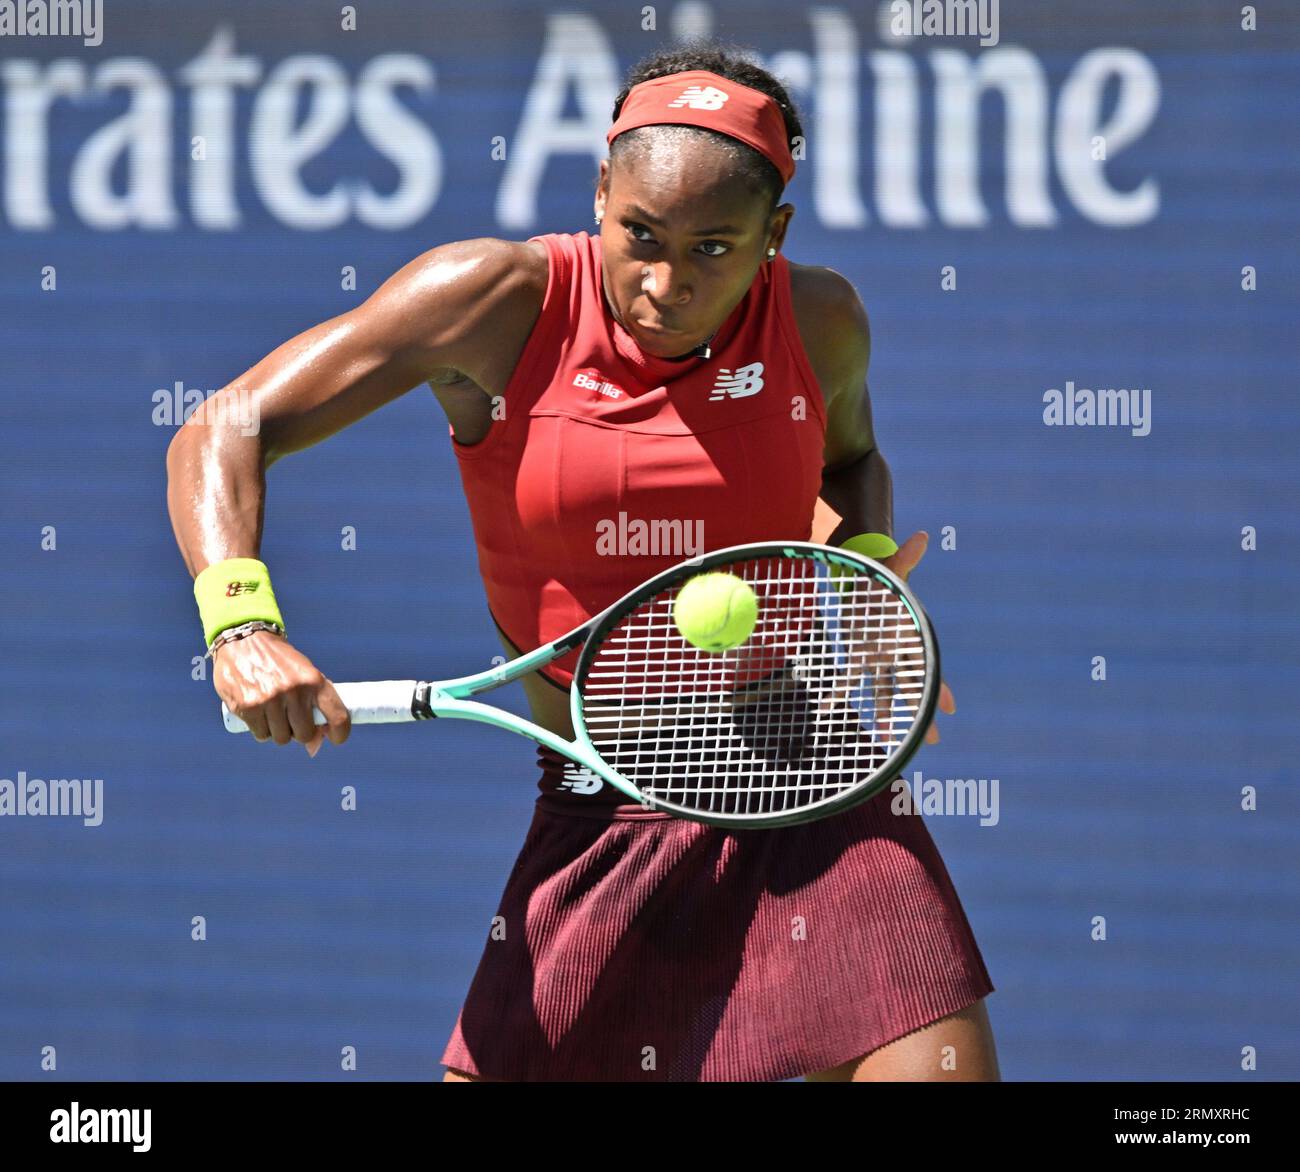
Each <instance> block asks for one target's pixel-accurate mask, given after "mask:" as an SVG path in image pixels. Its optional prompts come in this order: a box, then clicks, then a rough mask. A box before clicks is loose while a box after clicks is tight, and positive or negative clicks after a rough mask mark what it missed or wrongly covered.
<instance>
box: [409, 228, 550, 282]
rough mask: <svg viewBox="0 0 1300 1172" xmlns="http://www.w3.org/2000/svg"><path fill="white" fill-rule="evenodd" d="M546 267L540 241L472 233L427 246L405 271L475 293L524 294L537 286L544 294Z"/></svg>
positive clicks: (422, 279) (416, 278)
mask: <svg viewBox="0 0 1300 1172" xmlns="http://www.w3.org/2000/svg"><path fill="white" fill-rule="evenodd" d="M548 267H549V262H548V260H547V255H546V246H545V245H544V244H543V243H542V242H541V241H540V240H503V239H501V238H500V237H497V236H475V237H472V238H470V239H466V240H452V241H448V242H447V243H446V244H439V245H438V246H436V247H435V248H431V249H429V250H428V251H427V252H425V253H423V254H421V255H420V256H418V257H416V258H415V260H413V261H412V262H411V263H410V264H409V265H408V266H407V269H406V271H408V272H409V274H410V276H411V279H412V281H413V283H416V284H421V283H432V284H440V285H445V284H446V283H448V282H450V283H451V284H453V285H460V286H461V287H462V288H464V289H466V290H474V291H475V292H476V293H477V292H478V291H480V290H483V289H491V290H494V291H496V292H497V293H498V294H511V293H514V292H521V293H525V294H526V293H527V292H529V291H537V290H538V287H539V286H540V292H541V293H543V294H544V293H545V292H546V278H547V270H548Z"/></svg>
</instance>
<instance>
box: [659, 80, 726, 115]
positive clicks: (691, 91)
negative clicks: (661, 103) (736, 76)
mask: <svg viewBox="0 0 1300 1172" xmlns="http://www.w3.org/2000/svg"><path fill="white" fill-rule="evenodd" d="M729 97H731V95H730V94H729V93H727V92H726V91H725V90H720V89H718V88H717V87H716V86H711V85H688V86H687V87H686V88H685V89H684V90H682V92H681V93H680V94H679V95H678V96H677V97H676V98H674V99H673V100H672V101H671V102H669V103H668V109H670V110H676V109H677V108H678V107H680V106H690V108H691V109H692V110H721V109H722V105H723V103H724V102H725V101H726V100H727V99H728V98H729Z"/></svg>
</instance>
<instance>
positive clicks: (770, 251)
mask: <svg viewBox="0 0 1300 1172" xmlns="http://www.w3.org/2000/svg"><path fill="white" fill-rule="evenodd" d="M774 256H776V249H775V248H769V249H768V250H767V259H768V260H771V259H772V258H773V257H774Z"/></svg>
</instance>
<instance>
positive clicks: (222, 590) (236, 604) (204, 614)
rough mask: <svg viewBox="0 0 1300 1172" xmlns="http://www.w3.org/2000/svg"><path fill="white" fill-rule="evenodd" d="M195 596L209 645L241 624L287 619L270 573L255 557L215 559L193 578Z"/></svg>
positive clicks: (276, 621) (204, 635) (279, 621)
mask: <svg viewBox="0 0 1300 1172" xmlns="http://www.w3.org/2000/svg"><path fill="white" fill-rule="evenodd" d="M194 599H195V601H196V602H197V603H198V604H199V618H200V619H201V620H202V621H203V638H204V641H205V642H206V643H208V645H209V646H211V644H212V640H213V639H215V638H216V637H217V636H218V635H220V634H221V632H222V631H224V630H226V629H227V628H228V627H236V626H238V625H239V624H240V623H247V622H252V621H253V620H254V619H262V620H264V621H265V622H268V623H278V624H279V625H280V628H281V630H283V629H284V619H282V618H281V617H280V608H279V607H278V606H277V605H276V603H275V593H274V592H273V591H272V590H271V575H270V573H269V572H268V570H267V568H266V566H265V565H264V564H263V563H262V562H259V561H258V560H257V559H256V558H227V559H226V560H225V561H223V562H213V563H212V565H210V566H208V567H207V569H205V570H202V571H201V572H200V573H199V575H198V577H197V578H195V579H194Z"/></svg>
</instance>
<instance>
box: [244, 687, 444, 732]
mask: <svg viewBox="0 0 1300 1172" xmlns="http://www.w3.org/2000/svg"><path fill="white" fill-rule="evenodd" d="M419 686H420V682H419V680H369V681H366V682H365V683H359V684H335V685H334V690H335V691H336V692H337V693H338V694H339V699H340V700H342V701H343V707H345V708H346V709H347V710H348V712H349V714H350V715H351V717H352V723H353V724H397V723H399V722H400V721H404V720H415V719H417V718H416V716H415V714H414V713H413V712H412V711H411V705H412V702H413V701H414V699H415V690H416V688H418V687H419ZM311 711H312V719H313V720H315V722H316V723H317V724H328V723H329V721H327V720H326V719H325V717H324V715H323V714H322V713H321V710H320V709H319V708H315V707H313V708H312V710H311ZM221 718H222V720H224V721H225V724H226V731H227V732H232V733H241V732H248V725H246V724H245V723H244V722H243V721H242V720H240V718H239V717H238V716H236V715H235V714H234V713H233V712H231V711H230V709H229V708H227V707H226V705H225V703H224V702H223V703H222V705H221Z"/></svg>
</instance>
